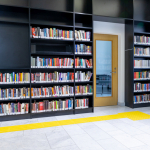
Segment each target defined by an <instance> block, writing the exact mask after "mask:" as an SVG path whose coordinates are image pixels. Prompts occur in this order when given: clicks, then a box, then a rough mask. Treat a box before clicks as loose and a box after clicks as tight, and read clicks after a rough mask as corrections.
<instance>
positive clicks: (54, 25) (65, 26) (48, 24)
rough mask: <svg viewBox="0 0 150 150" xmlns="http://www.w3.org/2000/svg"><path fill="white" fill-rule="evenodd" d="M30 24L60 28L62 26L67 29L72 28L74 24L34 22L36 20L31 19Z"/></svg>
mask: <svg viewBox="0 0 150 150" xmlns="http://www.w3.org/2000/svg"><path fill="white" fill-rule="evenodd" d="M30 24H31V26H40V25H41V26H47V27H60V28H61V27H62V28H67V29H68V28H72V29H73V27H74V26H70V25H61V24H60V25H58V24H50V23H41V22H40V23H36V22H32V21H31V22H30ZM60 28H59V29H60Z"/></svg>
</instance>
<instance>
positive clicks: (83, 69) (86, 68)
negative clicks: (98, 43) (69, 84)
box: [75, 68, 93, 70]
mask: <svg viewBox="0 0 150 150" xmlns="http://www.w3.org/2000/svg"><path fill="white" fill-rule="evenodd" d="M92 69H93V68H75V70H92Z"/></svg>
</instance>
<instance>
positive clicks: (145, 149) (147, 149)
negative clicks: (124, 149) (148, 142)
mask: <svg viewBox="0 0 150 150" xmlns="http://www.w3.org/2000/svg"><path fill="white" fill-rule="evenodd" d="M130 150H150V146H138V147H133V148H130Z"/></svg>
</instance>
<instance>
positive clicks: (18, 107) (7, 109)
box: [0, 102, 29, 116]
mask: <svg viewBox="0 0 150 150" xmlns="http://www.w3.org/2000/svg"><path fill="white" fill-rule="evenodd" d="M28 112H29V104H28V103H20V102H18V103H8V104H3V103H1V104H0V116H4V115H18V114H26V113H28Z"/></svg>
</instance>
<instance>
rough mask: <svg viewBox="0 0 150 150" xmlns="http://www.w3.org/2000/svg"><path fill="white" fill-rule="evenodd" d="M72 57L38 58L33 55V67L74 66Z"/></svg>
mask: <svg viewBox="0 0 150 150" xmlns="http://www.w3.org/2000/svg"><path fill="white" fill-rule="evenodd" d="M73 64H74V60H73V59H72V58H41V57H39V56H37V57H36V58H33V57H31V68H73Z"/></svg>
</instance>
